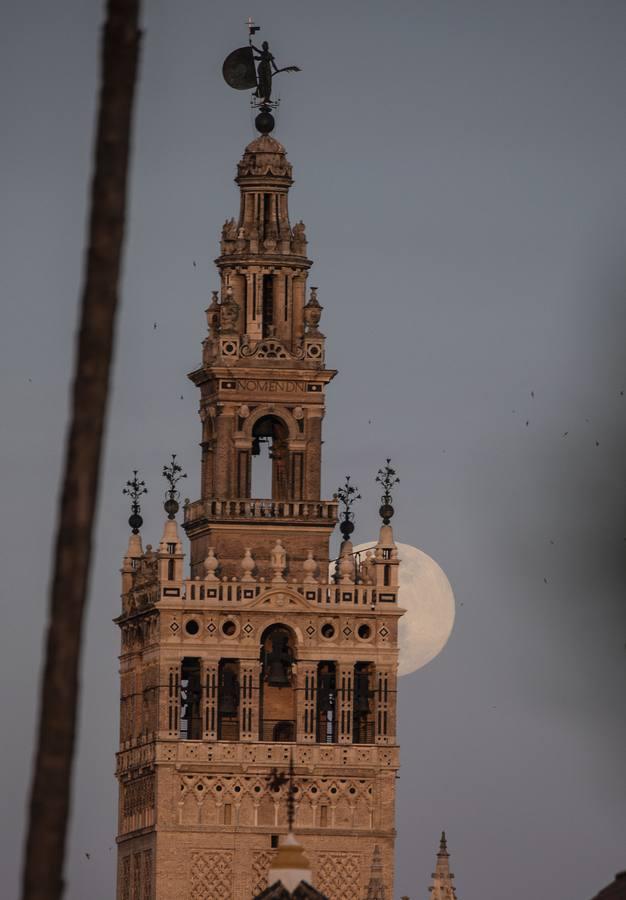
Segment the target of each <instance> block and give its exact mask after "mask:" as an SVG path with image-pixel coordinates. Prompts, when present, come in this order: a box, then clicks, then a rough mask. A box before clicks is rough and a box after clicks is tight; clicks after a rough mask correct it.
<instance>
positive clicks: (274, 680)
mask: <svg viewBox="0 0 626 900" xmlns="http://www.w3.org/2000/svg"><path fill="white" fill-rule="evenodd" d="M267 683H268V684H271V685H274V687H285V686H286V685H288V684H289V674H288V672H287V669H286V667H285V665H284V663H283V662H281V660H279V659H270V660H269V661H268V669H267Z"/></svg>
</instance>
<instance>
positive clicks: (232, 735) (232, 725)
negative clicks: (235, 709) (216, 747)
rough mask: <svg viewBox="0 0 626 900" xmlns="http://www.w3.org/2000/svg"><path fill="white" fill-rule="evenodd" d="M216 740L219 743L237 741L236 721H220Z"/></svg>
mask: <svg viewBox="0 0 626 900" xmlns="http://www.w3.org/2000/svg"><path fill="white" fill-rule="evenodd" d="M217 739H218V740H219V741H238V740H239V722H238V720H237V719H222V720H221V721H219V722H218V725H217Z"/></svg>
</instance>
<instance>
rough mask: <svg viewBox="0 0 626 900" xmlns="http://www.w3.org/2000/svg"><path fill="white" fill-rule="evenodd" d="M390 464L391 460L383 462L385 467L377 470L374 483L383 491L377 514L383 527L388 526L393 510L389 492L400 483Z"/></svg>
mask: <svg viewBox="0 0 626 900" xmlns="http://www.w3.org/2000/svg"><path fill="white" fill-rule="evenodd" d="M390 463H391V459H387V460H386V461H385V466H384V467H383V468H382V469H379V470H378V474H377V475H376V481H377V482H378V484H380V485H381V486H382V489H383V495H382V497H381V498H380V501H381V506H380V509H379V510H378V513H379V515H380V517H381V519H382V520H383V525H389V523H390V521H391V519H392V517H393V514H394V508H393V506H392V505H391V501H392V496H391V491H392V490H393V488H394V486H395V485H396V484H399V483H400V479H399V478H398V477H397V475H396V470H395V469H393V468H392V467H391V465H390Z"/></svg>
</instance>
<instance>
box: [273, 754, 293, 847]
mask: <svg viewBox="0 0 626 900" xmlns="http://www.w3.org/2000/svg"><path fill="white" fill-rule="evenodd" d="M267 781H268V785H269V787H270V790H272V791H279V790H280V789H281V787H282V786H283V785H284V784H288V785H289V788H288V790H287V825H288V827H289V831H293V823H294V822H295V819H296V797H295V795H296V792H297V788H296V786H295V785H294V783H293V751H292V752H291V754H290V756H289V769H288V771H287V773H285V772H279V771H278V770H277V769H272V771H271V772H270V775H269V778H268V780H267Z"/></svg>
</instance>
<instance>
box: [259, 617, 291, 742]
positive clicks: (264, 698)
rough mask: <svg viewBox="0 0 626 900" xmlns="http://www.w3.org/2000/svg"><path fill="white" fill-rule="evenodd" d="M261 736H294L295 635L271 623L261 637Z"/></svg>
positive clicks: (285, 739)
mask: <svg viewBox="0 0 626 900" xmlns="http://www.w3.org/2000/svg"><path fill="white" fill-rule="evenodd" d="M260 655H261V684H260V691H259V695H260V729H259V730H260V739H261V740H262V741H280V742H291V741H295V739H296V677H295V672H294V664H295V662H296V636H295V634H294V632H293V631H292V630H291V628H288V627H287V626H286V625H280V624H277V625H270V627H269V628H267V629H266V630H265V631H264V632H263V636H262V638H261V649H260Z"/></svg>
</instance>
